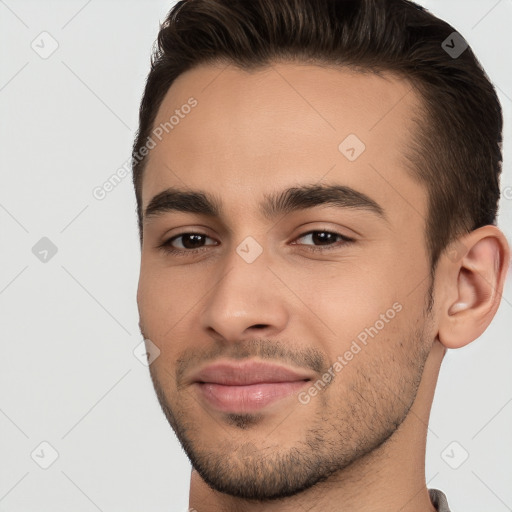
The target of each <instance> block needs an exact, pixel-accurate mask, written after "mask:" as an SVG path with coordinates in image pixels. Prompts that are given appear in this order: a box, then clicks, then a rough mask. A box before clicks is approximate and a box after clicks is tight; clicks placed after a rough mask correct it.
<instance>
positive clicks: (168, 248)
mask: <svg viewBox="0 0 512 512" xmlns="http://www.w3.org/2000/svg"><path fill="white" fill-rule="evenodd" d="M313 233H328V234H330V235H335V236H337V237H339V238H341V241H342V243H341V244H339V243H335V244H330V245H324V246H307V245H306V246H304V247H307V250H308V251H311V252H316V253H318V252H326V251H330V250H334V249H339V248H340V247H343V246H345V245H348V244H351V243H353V242H355V240H354V239H353V238H349V237H347V236H345V235H342V234H341V233H337V232H336V231H327V230H322V229H316V230H313V231H308V232H306V233H303V234H302V235H300V236H299V237H297V240H298V239H301V238H304V237H305V236H308V235H312V234H313ZM186 235H199V236H202V237H205V238H210V237H209V236H208V235H205V234H204V233H196V232H186V233H180V234H179V235H174V236H173V237H172V238H169V239H168V240H165V241H164V242H163V243H162V244H160V245H159V246H158V249H162V250H163V251H164V252H165V253H166V254H172V255H175V256H189V255H195V254H199V253H202V252H204V251H206V250H208V247H216V245H207V246H203V247H198V248H195V249H177V248H176V247H173V246H172V245H171V243H172V242H173V241H174V240H176V239H178V238H181V237H184V236H186ZM294 245H296V244H294Z"/></svg>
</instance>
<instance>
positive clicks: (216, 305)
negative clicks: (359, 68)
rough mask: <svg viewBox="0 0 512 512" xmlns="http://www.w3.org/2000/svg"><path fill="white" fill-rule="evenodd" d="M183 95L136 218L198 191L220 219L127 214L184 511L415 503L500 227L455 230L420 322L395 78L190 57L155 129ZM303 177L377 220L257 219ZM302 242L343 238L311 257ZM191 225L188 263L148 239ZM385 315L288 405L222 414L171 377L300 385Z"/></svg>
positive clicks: (425, 281)
mask: <svg viewBox="0 0 512 512" xmlns="http://www.w3.org/2000/svg"><path fill="white" fill-rule="evenodd" d="M191 96H193V97H194V98H196V99H197V101H198V104H197V106H196V107H195V108H194V109H193V110H192V111H191V113H190V114H188V115H187V116H185V117H184V118H183V119H181V120H180V123H179V124H178V125H176V126H175V127H174V129H173V130H172V131H170V132H169V133H168V134H167V135H166V136H165V137H163V139H162V141H161V142H159V143H158V144H157V145H156V147H155V148H154V149H152V150H151V152H150V155H149V160H148V164H147V168H146V171H145V176H144V180H143V189H142V205H143V209H145V208H146V207H147V206H148V205H149V203H150V202H151V200H152V199H153V198H154V197H155V196H156V195H158V194H159V193H161V192H162V191H164V190H166V189H167V188H169V187H177V188H180V189H184V190H185V189H186V190H201V191H203V192H207V193H210V194H213V195H214V196H215V197H217V198H218V200H219V202H220V203H221V206H222V213H221V215H220V216H219V217H215V218H210V217H208V216H205V215H199V214H195V213H187V212H175V211H168V212H166V213H163V214H161V215H154V216H149V217H147V218H146V217H145V218H144V223H143V245H142V259H141V271H140V281H139V289H138V295H137V301H138V306H139V312H140V327H141V331H142V334H143V335H144V337H145V338H147V339H150V340H151V341H152V342H153V343H154V344H155V345H157V346H158V347H159V349H160V356H159V357H158V358H157V359H155V361H154V362H153V363H152V364H151V365H150V373H151V377H152V379H153V383H154V386H155V390H156V392H157V395H158V398H159V400H160V403H161V405H162V408H163V410H164V413H165V414H166V416H167V418H168V420H169V422H170V423H171V425H172V427H173V428H174V429H175V431H176V433H177V435H178V438H179V439H180V441H181V443H182V444H183V445H184V447H185V449H186V451H187V453H188V455H189V457H190V458H191V460H192V463H193V466H194V469H193V471H192V476H191V487H190V503H189V506H190V507H192V508H193V509H195V510H197V511H198V512H203V511H204V512H207V511H208V512H216V511H219V512H220V511H233V512H234V511H242V510H243V511H251V512H253V511H254V512H255V511H262V510H265V511H267V512H268V511H270V512H273V511H297V510H308V511H320V510H321V511H323V512H327V511H337V512H340V511H352V512H362V511H365V512H368V511H377V510H378V511H382V510H390V511H391V510H393V511H395V510H396V511H415V512H418V511H425V512H426V511H433V510H435V509H434V507H433V506H432V504H431V503H430V500H429V497H428V493H427V487H426V483H425V472H424V468H425V444H426V434H427V428H428V419H429V413H430V408H431V404H432V400H433V396H434V391H435V386H436V381H437V376H438V372H439V368H440V365H441V362H442V359H443V356H444V354H445V351H446V348H458V347H461V346H464V345H466V344H467V343H469V342H471V341H472V340H474V339H476V338H477V337H478V336H480V335H481V334H482V332H483V331H484V330H485V328H486V327H487V325H488V324H489V323H490V321H491V320H492V318H493V316H494V314H495V313H496V310H497V308H498V306H499V302H500V297H501V292H502V289H503V284H504V280H505V275H506V271H507V268H508V265H509V261H510V254H509V247H508V244H507V241H506V239H505V237H504V235H503V234H502V232H501V231H500V230H499V229H498V228H496V227H494V226H485V227H483V228H480V229H477V230H475V231H473V232H471V233H469V234H467V235H464V236H462V237H460V238H459V241H458V245H457V247H458V251H457V257H456V258H454V257H453V253H451V256H449V255H448V254H443V255H442V256H441V259H440V261H439V264H438V266H437V269H436V274H435V280H434V283H433V290H432V292H433V298H434V305H433V307H432V310H431V311H427V308H426V306H427V302H428V291H429V287H430V285H431V284H432V283H431V279H430V266H429V260H428V253H427V249H426V244H425V219H426V217H427V190H426V188H425V187H424V186H423V185H422V184H421V183H419V182H417V181H416V180H414V179H413V177H412V176H411V174H410V173H409V172H408V169H407V161H406V159H405V158H404V152H405V149H406V147H407V143H408V141H409V137H410V135H411V133H412V131H413V130H414V129H415V125H414V124H413V121H412V119H413V117H414V115H416V114H418V112H419V110H418V108H419V106H420V105H421V102H420V99H419V97H418V96H417V95H416V93H415V92H414V90H412V89H411V85H410V84H409V83H408V82H407V81H406V80H404V79H400V78H398V77H394V76H392V75H389V74H384V75H381V76H377V75H375V74H372V73H364V74H363V73H355V72H353V71H350V70H348V69H339V68H338V69H333V68H326V67H320V66H313V65H303V64H297V63H285V62H281V63H279V64H272V65H271V66H267V67H266V68H264V69H260V70H258V71H255V72H252V73H247V72H245V71H241V70H238V69H237V68H235V67H233V66H231V65H227V66H226V65H220V64H219V65H215V66H214V65H202V66H200V67H197V68H194V69H192V70H189V71H187V72H186V73H184V74H183V75H181V76H180V77H179V78H178V79H177V80H176V81H175V82H174V84H173V85H172V86H171V88H170V89H169V91H168V93H167V95H166V97H165V99H164V101H163V103H162V105H161V108H160V109H159V112H158V115H157V119H156V122H155V126H157V125H158V124H159V123H161V122H165V121H166V120H168V119H169V117H170V116H171V115H172V114H173V112H174V110H175V109H177V108H178V109H179V108H180V106H181V105H183V104H184V103H186V102H187V99H188V98H189V97H191ZM348 134H356V135H357V137H358V138H359V139H361V140H362V141H364V144H365V145H366V149H365V151H364V152H363V153H362V154H361V155H360V156H359V157H358V158H357V159H356V160H355V161H353V162H351V161H349V160H348V159H347V158H345V156H344V155H343V154H342V153H341V152H340V151H339V149H338V145H339V144H340V143H341V142H342V141H343V140H344V139H345V138H346V137H347V135H348ZM303 184H324V185H333V184H336V185H344V186H349V187H352V188H353V189H356V190H357V191H360V192H362V193H364V194H366V195H367V196H368V197H370V198H371V199H373V200H374V201H375V202H376V203H378V204H379V205H380V206H381V208H382V210H383V212H384V215H385V218H382V217H380V216H379V215H376V214H375V213H373V212H371V211H369V210H367V209H362V208H348V207H334V206H326V205H320V206H315V207H314V208H309V209H303V210H300V211H294V212H291V213H289V214H287V215H281V216H279V217H278V218H274V219H268V218H266V217H265V216H264V215H262V214H261V212H260V210H259V203H260V202H261V201H262V200H263V199H264V198H265V197H266V195H268V194H271V193H275V192H277V191H281V190H284V189H287V188H289V187H293V186H300V185H303ZM311 231H315V232H321V233H325V232H330V233H338V234H341V235H344V236H346V237H350V238H352V239H353V240H354V241H353V242H352V243H346V242H343V240H341V239H339V238H338V237H334V240H333V239H331V240H332V241H331V242H330V245H328V244H324V245H322V243H321V242H320V243H319V242H318V240H316V241H315V238H314V237H312V236H311V235H308V234H309V233H311ZM191 232H192V233H201V234H204V235H206V237H207V238H205V239H204V242H203V244H202V245H203V247H204V250H203V252H200V253H196V254H191V253H188V254H187V253H186V252H185V251H187V249H186V248H184V247H185V246H184V245H182V244H185V243H186V242H187V241H189V240H184V238H178V239H175V240H174V242H173V243H174V247H175V248H177V249H181V250H182V255H181V256H177V255H175V254H170V253H166V252H165V251H164V250H163V249H162V248H159V247H158V246H159V245H160V244H162V243H163V242H164V241H166V240H169V239H170V238H172V237H176V236H177V235H179V234H184V233H191ZM248 236H251V237H253V238H254V239H255V240H256V241H257V242H258V244H259V245H260V246H261V248H262V250H263V252H262V253H261V254H260V255H259V256H258V257H257V258H256V259H255V261H253V262H252V263H247V262H246V261H245V260H244V259H243V258H242V257H241V256H240V255H239V254H238V253H237V251H236V249H237V247H238V246H239V244H240V243H241V242H242V241H243V240H244V239H245V238H246V237H248ZM315 246H316V247H317V248H318V249H320V250H322V249H323V250H324V252H320V251H319V252H312V251H310V250H309V249H310V248H311V247H315ZM188 247H191V246H190V245H188ZM329 247H331V249H330V250H326V249H328V248H329ZM333 247H334V248H333ZM189 250H190V249H189ZM396 303H398V304H399V305H400V306H401V310H400V312H397V313H396V315H395V316H394V318H393V319H392V320H389V321H388V322H387V323H385V325H384V327H383V328H382V329H380V330H379V332H378V334H377V335H375V337H373V338H371V339H369V340H368V343H367V345H365V346H362V349H361V351H360V352H358V353H357V355H355V356H354V357H353V359H352V360H350V361H349V362H348V363H347V364H346V365H345V366H343V369H342V370H341V371H338V372H336V374H335V375H336V376H335V378H334V379H333V380H332V382H330V384H329V385H328V386H326V387H325V388H324V389H322V390H321V391H320V392H318V394H316V396H313V397H311V400H310V401H309V402H308V403H307V404H302V403H300V402H299V400H298V397H297V394H296V393H295V394H293V395H290V396H289V397H287V398H285V399H282V400H280V401H278V402H277V403H274V404H271V405H269V406H267V407H265V408H264V409H262V410H260V411H259V414H245V415H242V414H240V415H234V414H227V413H224V412H221V411H219V410H217V409H215V408H214V407H211V406H209V404H207V403H205V402H204V401H203V400H202V399H201V396H199V393H198V392H197V390H196V389H195V388H194V387H193V386H192V385H191V377H192V374H193V373H194V372H196V371H197V370H198V369H200V368H202V367H204V366H205V365H206V364H208V363H211V362H215V361H221V360H222V361H226V360H227V361H240V360H241V359H242V360H255V361H258V360H259V361H272V362H276V363H280V364H283V365H286V366H289V367H291V368H295V369H299V370H302V371H307V372H309V374H310V375H311V377H312V379H313V381H316V379H318V378H321V377H322V375H323V374H324V373H325V371H326V370H327V369H328V368H329V367H332V365H333V363H334V362H335V361H336V360H337V358H338V356H340V355H341V356H343V354H345V353H346V351H347V350H349V349H350V346H351V343H352V342H353V340H355V339H356V337H357V335H358V334H359V333H361V332H362V331H364V329H365V328H368V327H370V326H373V325H375V323H376V321H377V320H379V318H381V317H380V315H381V314H384V313H385V312H386V311H387V310H389V308H391V307H392V305H393V304H396ZM305 389H308V387H306V388H305ZM319 479H320V480H321V481H318V480H319ZM207 482H208V483H207Z"/></svg>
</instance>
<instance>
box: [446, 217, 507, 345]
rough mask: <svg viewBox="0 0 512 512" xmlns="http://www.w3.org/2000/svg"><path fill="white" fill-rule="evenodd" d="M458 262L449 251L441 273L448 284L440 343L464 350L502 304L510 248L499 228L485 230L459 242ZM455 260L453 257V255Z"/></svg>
mask: <svg viewBox="0 0 512 512" xmlns="http://www.w3.org/2000/svg"><path fill="white" fill-rule="evenodd" d="M457 245H458V247H464V249H465V250H464V251H459V254H458V256H459V257H458V259H455V258H453V257H451V256H450V252H449V251H448V250H446V251H445V252H444V253H443V254H442V255H441V260H442V261H440V265H439V267H438V268H439V270H440V271H441V279H443V280H444V284H445V285H444V286H443V291H444V293H445V295H444V297H443V299H442V300H443V303H442V304H441V309H440V310H439V314H440V317H439V340H440V342H441V343H442V344H443V345H444V346H445V347H446V348H460V347H463V346H465V345H467V344H468V343H470V342H472V341H473V340H475V339H476V338H478V337H479V336H481V335H482V333H483V332H484V331H485V329H486V328H487V326H488V325H489V324H490V322H491V320H492V319H493V317H494V315H495V314H496V311H497V310H498V307H499V305H500V302H501V294H502V291H503V286H504V283H505V278H506V274H507V270H508V267H509V264H510V249H509V244H508V242H507V240H506V238H505V236H504V234H503V233H502V232H501V231H500V230H499V229H498V228H497V227H496V226H491V225H489V226H483V227H481V228H478V229H476V230H474V231H472V232H471V233H469V234H467V235H465V236H464V237H461V238H460V239H459V241H458V242H457ZM452 256H453V255H452Z"/></svg>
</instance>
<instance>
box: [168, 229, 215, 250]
mask: <svg viewBox="0 0 512 512" xmlns="http://www.w3.org/2000/svg"><path fill="white" fill-rule="evenodd" d="M206 239H210V240H213V238H210V237H209V236H207V235H205V234H203V233H181V234H180V235H176V236H173V237H172V238H169V239H168V240H166V241H165V242H164V243H162V244H161V245H159V248H160V249H162V250H163V251H164V252H166V253H168V254H185V253H186V254H195V253H197V252H202V251H204V250H206V249H205V247H208V246H205V245H203V244H204V242H205V240H206ZM176 245H177V246H178V247H176ZM210 245H218V243H217V242H215V243H213V244H210Z"/></svg>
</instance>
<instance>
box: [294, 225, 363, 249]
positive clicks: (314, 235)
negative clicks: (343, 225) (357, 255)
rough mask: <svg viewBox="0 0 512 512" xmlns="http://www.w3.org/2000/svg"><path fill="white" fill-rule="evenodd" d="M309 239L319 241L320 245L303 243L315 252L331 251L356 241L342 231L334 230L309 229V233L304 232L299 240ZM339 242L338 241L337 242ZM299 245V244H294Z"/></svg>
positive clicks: (314, 241)
mask: <svg viewBox="0 0 512 512" xmlns="http://www.w3.org/2000/svg"><path fill="white" fill-rule="evenodd" d="M307 239H309V240H310V241H311V242H313V243H318V244H319V245H312V246H311V245H308V244H303V245H305V246H306V247H307V249H308V250H310V251H313V252H322V251H329V250H331V249H337V248H339V247H340V246H343V245H347V244H349V243H352V242H354V239H353V238H349V237H347V236H345V235H342V234H341V233H336V232H333V231H322V230H316V231H309V232H308V233H304V234H303V235H301V236H300V237H299V238H297V240H307ZM336 242H338V243H336ZM293 245H297V244H295V243H294V244H293Z"/></svg>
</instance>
